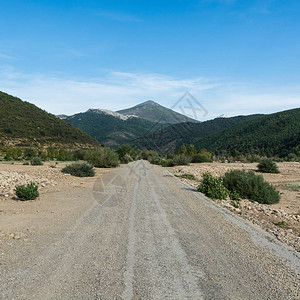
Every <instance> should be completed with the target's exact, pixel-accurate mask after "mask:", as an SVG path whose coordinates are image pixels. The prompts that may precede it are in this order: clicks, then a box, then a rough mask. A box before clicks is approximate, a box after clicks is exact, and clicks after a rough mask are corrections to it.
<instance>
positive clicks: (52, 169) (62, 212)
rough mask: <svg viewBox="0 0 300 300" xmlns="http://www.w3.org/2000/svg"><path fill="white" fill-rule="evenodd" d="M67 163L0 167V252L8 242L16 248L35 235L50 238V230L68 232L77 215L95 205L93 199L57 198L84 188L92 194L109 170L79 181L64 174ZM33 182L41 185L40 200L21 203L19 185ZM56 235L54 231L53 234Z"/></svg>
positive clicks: (0, 165) (98, 171)
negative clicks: (18, 194)
mask: <svg viewBox="0 0 300 300" xmlns="http://www.w3.org/2000/svg"><path fill="white" fill-rule="evenodd" d="M65 165H66V163H59V164H57V165H56V164H54V163H46V164H45V165H43V166H24V165H22V164H20V163H19V164H18V163H15V164H13V165H12V164H3V163H2V164H0V248H1V245H3V243H4V242H5V241H6V242H7V241H8V242H9V241H11V242H10V246H12V247H13V246H14V245H15V243H14V242H15V241H16V240H21V241H24V242H27V241H28V240H29V239H30V237H32V236H34V235H35V234H41V235H43V234H47V232H48V230H49V229H50V227H51V230H52V231H53V228H54V227H58V228H62V227H65V228H67V225H68V224H69V223H70V224H71V223H72V222H73V221H74V220H75V219H76V217H78V215H79V214H80V213H81V212H82V211H84V210H85V209H86V208H87V207H88V206H89V205H91V204H92V203H93V201H94V200H93V198H91V199H89V198H87V199H84V201H72V199H71V198H70V197H59V198H58V197H57V193H58V192H61V191H64V192H65V193H66V195H67V194H70V193H74V191H76V190H78V191H80V189H82V188H89V189H90V190H91V191H92V190H93V184H94V182H95V180H97V179H99V178H100V177H102V176H103V175H105V174H107V173H109V170H108V169H97V170H96V176H95V177H93V178H78V177H74V176H70V175H68V174H63V173H62V172H61V169H62V168H63V167H64V166H65ZM30 181H34V182H37V183H39V192H40V197H39V198H37V199H36V200H31V201H19V200H18V199H17V198H16V196H15V194H14V191H13V190H14V188H15V186H16V185H21V184H27V183H29V182H30ZM54 231H55V230H54Z"/></svg>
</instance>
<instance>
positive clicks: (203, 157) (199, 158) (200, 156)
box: [192, 153, 212, 163]
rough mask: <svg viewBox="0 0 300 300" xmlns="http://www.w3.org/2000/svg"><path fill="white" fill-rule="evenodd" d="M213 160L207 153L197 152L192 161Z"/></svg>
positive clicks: (203, 161)
mask: <svg viewBox="0 0 300 300" xmlns="http://www.w3.org/2000/svg"><path fill="white" fill-rule="evenodd" d="M205 162H212V159H211V158H209V157H207V156H206V155H205V154H201V153H197V154H195V155H193V156H192V163H205Z"/></svg>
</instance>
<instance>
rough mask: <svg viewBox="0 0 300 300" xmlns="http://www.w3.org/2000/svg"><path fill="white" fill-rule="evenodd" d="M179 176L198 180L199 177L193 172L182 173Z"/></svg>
mask: <svg viewBox="0 0 300 300" xmlns="http://www.w3.org/2000/svg"><path fill="white" fill-rule="evenodd" d="M178 177H181V178H185V179H190V180H196V179H197V178H196V177H195V175H193V174H182V175H179V176H178Z"/></svg>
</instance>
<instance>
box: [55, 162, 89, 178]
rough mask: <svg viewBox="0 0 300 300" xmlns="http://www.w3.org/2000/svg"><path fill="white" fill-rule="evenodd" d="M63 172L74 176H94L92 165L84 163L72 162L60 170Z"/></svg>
mask: <svg viewBox="0 0 300 300" xmlns="http://www.w3.org/2000/svg"><path fill="white" fill-rule="evenodd" d="M61 171H62V172H63V173H65V174H71V175H73V176H76V177H93V176H95V171H94V170H93V166H91V165H89V164H86V163H81V164H79V163H74V164H71V165H67V166H66V167H64V168H63V169H62V170H61Z"/></svg>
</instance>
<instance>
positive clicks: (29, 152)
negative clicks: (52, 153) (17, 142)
mask: <svg viewBox="0 0 300 300" xmlns="http://www.w3.org/2000/svg"><path fill="white" fill-rule="evenodd" d="M37 154H38V152H37V150H36V149H35V148H26V149H25V150H24V158H25V159H28V160H29V159H32V158H33V157H35V156H37Z"/></svg>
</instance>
